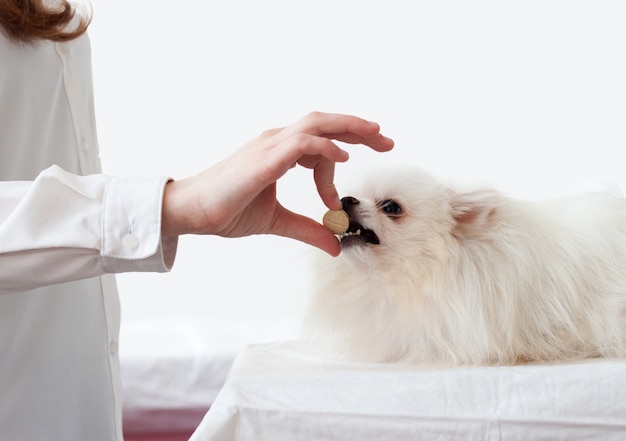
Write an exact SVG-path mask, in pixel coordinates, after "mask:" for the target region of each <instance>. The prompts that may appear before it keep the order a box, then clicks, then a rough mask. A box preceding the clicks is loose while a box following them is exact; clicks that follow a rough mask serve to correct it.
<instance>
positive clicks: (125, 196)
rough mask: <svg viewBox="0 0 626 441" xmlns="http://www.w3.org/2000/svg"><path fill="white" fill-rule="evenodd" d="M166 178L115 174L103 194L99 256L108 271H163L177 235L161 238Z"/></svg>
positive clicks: (173, 252) (169, 263)
mask: <svg viewBox="0 0 626 441" xmlns="http://www.w3.org/2000/svg"><path fill="white" fill-rule="evenodd" d="M170 180H171V179H169V178H127V177H114V178H111V180H110V181H109V183H108V185H107V188H106V190H105V193H104V200H103V210H102V248H101V252H100V255H101V259H102V265H103V268H104V271H105V272H107V273H121V272H137V271H139V272H146V271H150V272H166V271H169V270H170V269H171V268H172V266H173V264H174V260H175V257H176V249H177V246H178V237H174V238H168V239H167V240H163V239H162V238H161V213H162V206H163V191H164V189H165V184H167V182H168V181H170Z"/></svg>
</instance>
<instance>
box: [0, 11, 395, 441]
mask: <svg viewBox="0 0 626 441" xmlns="http://www.w3.org/2000/svg"><path fill="white" fill-rule="evenodd" d="M89 21H90V14H86V15H85V14H82V13H80V11H77V10H76V8H75V7H73V6H72V5H70V4H69V3H67V2H66V0H58V1H56V2H55V3H53V4H52V5H51V2H50V1H49V0H30V1H28V2H25V1H23V0H0V60H1V62H0V177H1V178H2V179H1V180H0V354H1V356H0V439H3V440H4V439H6V440H12V441H20V440H25V441H26V440H28V441H32V440H64V441H67V440H81V441H83V440H91V441H105V440H106V441H111V440H121V439H122V437H123V435H122V421H121V417H122V397H121V384H120V377H119V361H118V333H119V325H120V311H119V299H118V294H117V291H116V285H115V280H114V274H115V273H121V272H128V271H151V272H163V271H169V270H170V269H171V268H172V266H173V263H174V260H175V254H176V247H177V238H178V237H179V236H180V235H182V234H212V235H220V236H224V237H239V236H246V235H253V234H274V235H279V236H285V237H289V238H293V239H296V240H300V241H302V242H305V243H307V244H310V245H312V246H315V247H318V248H320V249H322V250H324V251H326V252H327V253H329V254H331V255H337V254H339V252H340V246H339V244H338V241H337V239H336V238H335V236H334V235H333V234H332V233H330V232H329V231H328V230H326V229H325V228H324V227H323V226H322V225H320V224H319V223H318V222H316V221H314V220H312V219H309V218H307V217H305V216H302V215H300V214H298V213H295V212H292V211H290V210H288V209H287V208H286V207H283V206H282V205H281V204H280V202H279V201H278V200H277V199H276V181H277V180H278V179H280V178H281V177H282V176H283V175H284V174H285V173H287V172H288V171H289V170H290V169H291V168H293V167H295V166H302V167H306V168H309V169H311V170H312V171H313V176H314V184H315V185H316V187H317V190H318V193H319V195H320V197H321V199H322V201H323V202H324V203H325V205H326V206H328V208H330V209H338V208H340V207H341V203H340V200H339V197H338V195H337V191H336V189H335V187H334V184H333V174H334V169H335V168H334V167H335V163H337V162H344V161H346V160H347V159H348V154H347V152H346V151H344V150H343V149H341V148H340V147H339V146H338V145H337V143H336V142H335V141H342V142H345V143H351V144H363V145H365V146H368V147H370V148H372V149H373V150H375V151H379V152H384V151H387V150H390V149H391V148H392V147H393V141H392V140H391V139H390V138H387V137H385V136H384V135H382V134H381V132H380V127H379V125H378V124H376V123H373V122H369V121H367V120H365V119H362V118H359V117H356V116H352V115H342V114H327V113H320V112H312V113H310V114H308V115H306V116H304V117H302V118H301V119H300V120H298V121H297V122H295V123H294V124H291V125H289V126H286V127H282V128H277V129H273V130H267V131H265V132H263V133H262V134H261V135H260V136H258V137H257V138H255V139H253V140H251V141H250V142H249V143H247V144H246V145H244V146H243V147H242V148H240V149H239V150H237V151H236V152H235V153H234V154H232V155H231V156H228V157H226V158H225V159H224V160H223V161H221V162H219V163H217V164H215V165H213V166H211V167H210V168H208V169H207V170H206V171H203V172H201V173H199V174H197V175H195V176H192V177H188V178H186V179H181V180H173V179H170V178H168V177H158V178H145V177H143V178H139V177H119V176H108V175H105V174H102V173H101V170H100V162H99V151H98V141H97V136H96V125H95V116H94V101H93V89H92V77H91V62H90V56H91V55H90V44H89V39H88V36H87V32H86V31H87V28H88V26H89Z"/></svg>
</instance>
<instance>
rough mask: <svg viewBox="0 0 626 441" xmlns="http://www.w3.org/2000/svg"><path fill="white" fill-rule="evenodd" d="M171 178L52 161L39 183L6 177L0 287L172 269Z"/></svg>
mask: <svg viewBox="0 0 626 441" xmlns="http://www.w3.org/2000/svg"><path fill="white" fill-rule="evenodd" d="M166 182H167V179H166V178H114V177H109V176H104V175H91V176H76V175H72V174H69V173H67V172H65V171H63V170H62V169H60V168H58V167H52V168H50V169H47V170H45V171H44V172H42V173H41V175H40V176H39V177H38V178H37V179H36V180H35V181H33V182H17V183H16V182H10V183H0V186H1V187H0V188H1V190H0V269H1V270H0V293H7V292H16V291H21V290H26V289H31V288H36V287H38V286H44V285H48V284H53V283H60V282H64V281H69V280H78V279H83V278H88V277H94V276H97V275H101V274H104V273H118V272H129V271H155V272H163V271H167V270H169V269H170V268H171V266H172V264H173V261H174V257H175V252H176V244H177V238H176V237H172V238H168V239H167V240H165V241H163V240H162V238H161V207H162V197H163V187H164V186H165V183H166Z"/></svg>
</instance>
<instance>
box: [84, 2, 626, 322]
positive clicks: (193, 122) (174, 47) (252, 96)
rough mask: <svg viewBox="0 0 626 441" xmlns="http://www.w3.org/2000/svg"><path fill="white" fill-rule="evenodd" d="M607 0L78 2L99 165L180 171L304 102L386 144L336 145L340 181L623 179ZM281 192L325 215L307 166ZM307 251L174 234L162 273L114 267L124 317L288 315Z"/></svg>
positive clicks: (622, 69)
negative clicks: (342, 116) (403, 167)
mask: <svg viewBox="0 0 626 441" xmlns="http://www.w3.org/2000/svg"><path fill="white" fill-rule="evenodd" d="M622 4H623V3H622V2H618V1H613V2H609V1H585V2H583V1H547V0H544V1H517V2H507V1H492V2H487V1H457V2H454V1H430V2H416V1H404V0H402V1H400V0H385V1H377V2H374V1H367V0H358V1H356V0H349V1H341V0H334V1H328V0H317V1H315V2H298V1H277V0H267V1H259V0H257V1H252V0H251V1H237V0H229V1H219V2H218V1H208V0H205V1H200V0H187V1H175V2H172V1H163V0H152V1H139V0H134V1H128V0H93V10H94V11H93V12H94V21H93V24H92V27H91V30H90V34H91V39H92V46H93V66H94V81H95V91H96V109H97V119H98V127H99V137H100V147H101V150H102V161H103V165H104V169H105V172H106V173H108V174H113V175H138V176H154V175H169V176H171V177H173V178H182V177H185V176H187V175H189V174H193V173H196V172H198V171H200V170H202V169H204V168H206V167H208V166H210V165H211V164H213V163H215V162H216V161H218V160H219V159H221V158H223V157H224V156H226V155H228V154H229V153H230V152H232V151H233V150H235V149H236V148H238V147H239V146H241V145H243V144H244V143H245V142H247V141H248V140H249V139H251V138H253V137H255V136H256V135H258V134H259V133H260V132H261V131H262V130H264V129H268V128H272V127H277V126H283V125H286V124H289V123H291V122H294V121H295V120H297V119H299V118H300V117H301V116H303V115H304V114H306V113H307V112H309V111H311V110H321V111H328V112H342V113H354V114H357V115H359V116H363V117H365V118H368V119H372V120H375V121H377V122H379V123H380V124H381V126H382V128H383V132H384V133H385V134H387V135H388V136H390V137H392V138H394V139H395V141H396V148H395V150H394V151H393V152H391V153H387V154H378V153H374V152H371V151H369V150H367V149H365V148H363V147H360V146H350V147H347V148H348V150H349V152H350V153H351V161H350V162H348V163H347V164H342V165H340V166H338V169H337V184H338V187H339V190H340V193H341V189H342V185H343V184H342V183H345V182H347V181H348V180H349V179H350V174H359V173H360V172H361V171H363V170H364V169H366V168H369V167H370V166H372V165H375V166H382V167H384V166H385V165H386V164H394V163H398V162H410V163H414V164H415V165H417V166H420V167H422V168H425V169H427V170H429V171H431V172H432V173H433V174H435V175H438V176H441V177H442V178H452V179H454V180H460V181H469V182H470V183H472V182H476V181H479V182H486V183H489V184H493V185H495V186H497V187H499V188H501V189H502V190H504V191H506V192H508V193H511V194H513V195H516V196H522V197H529V198H543V197H547V196H550V195H553V194H558V193H562V192H566V191H569V190H570V189H571V188H573V187H575V186H577V185H579V184H581V183H584V182H586V181H590V180H591V181H598V180H600V181H602V180H609V181H613V182H615V183H616V184H618V185H619V186H621V187H622V188H623V189H626V174H625V173H624V165H623V161H622V156H623V152H624V150H625V147H626V6H622ZM215 191H220V189H215ZM279 196H280V199H281V201H282V202H283V203H284V204H285V205H286V206H288V207H289V208H292V209H295V210H298V211H300V212H302V213H305V214H308V215H310V216H312V217H314V218H316V219H321V217H322V215H323V213H324V211H325V207H324V206H323V205H322V204H321V202H320V201H319V200H318V198H317V197H316V194H315V191H314V189H313V185H312V179H311V175H310V173H309V171H308V170H305V169H295V170H293V172H292V173H290V174H289V175H288V176H287V177H286V178H285V179H284V180H282V181H281V182H280V184H279ZM308 253H310V249H309V248H308V247H307V246H305V245H303V244H301V243H298V242H294V241H290V240H287V239H283V238H276V237H252V238H244V239H235V240H233V239H221V238H213V237H195V236H194V237H183V238H181V241H180V246H179V251H178V257H177V261H176V264H175V267H174V269H173V271H172V272H171V273H168V274H125V275H121V276H120V277H119V278H118V280H119V285H120V291H121V297H122V303H123V314H124V320H125V322H127V321H128V320H141V319H144V318H145V319H150V320H152V319H160V318H163V319H166V320H183V321H189V322H193V321H198V322H204V321H207V322H210V321H211V320H218V319H220V320H224V319H226V320H232V321H233V323H235V322H240V321H243V322H246V321H248V322H249V323H252V322H254V321H255V320H257V319H262V320H266V319H267V320H269V321H277V322H278V321H280V320H282V319H284V318H289V317H295V316H297V315H298V314H299V313H300V310H301V306H302V302H303V300H304V291H305V288H306V283H307V280H306V278H307V274H308V270H307V265H308V263H307V254H308Z"/></svg>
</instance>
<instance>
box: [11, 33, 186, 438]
mask: <svg viewBox="0 0 626 441" xmlns="http://www.w3.org/2000/svg"><path fill="white" fill-rule="evenodd" d="M98 155H99V153H98V142H97V138H96V129H95V116H94V103H93V88H92V77H91V54H90V46H89V40H88V38H87V36H83V37H80V38H78V39H76V40H74V41H71V42H68V43H53V42H49V41H42V42H38V43H36V44H33V45H25V44H15V43H12V42H10V41H9V40H8V39H7V38H6V36H5V35H4V34H3V33H2V31H1V30H0V439H1V440H11V441H21V440H24V441H35V440H54V441H73V440H76V441H86V440H89V441H112V440H117V441H121V439H122V421H121V417H122V408H121V406H122V397H121V384H120V376H119V361H118V334H119V326H120V311H119V300H118V295H117V291H116V287H115V280H114V278H113V276H112V275H111V273H117V272H124V271H167V270H169V269H170V267H171V265H172V264H173V260H174V256H175V251H176V245H177V241H176V239H173V240H170V241H167V242H163V241H162V240H161V237H160V229H161V226H160V222H161V203H162V193H163V188H164V186H165V183H166V182H167V178H118V177H110V176H105V175H102V174H98V173H100V161H99V156H98Z"/></svg>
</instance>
